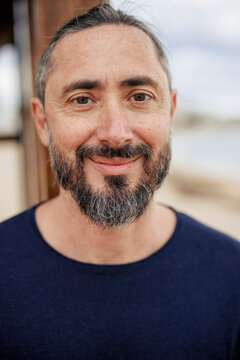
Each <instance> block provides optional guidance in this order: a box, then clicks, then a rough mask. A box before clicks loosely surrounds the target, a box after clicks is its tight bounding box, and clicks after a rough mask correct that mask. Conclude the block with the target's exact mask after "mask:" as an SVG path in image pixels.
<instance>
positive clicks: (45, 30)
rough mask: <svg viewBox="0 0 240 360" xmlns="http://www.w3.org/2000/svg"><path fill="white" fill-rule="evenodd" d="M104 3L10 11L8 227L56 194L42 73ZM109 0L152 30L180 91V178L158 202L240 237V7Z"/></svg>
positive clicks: (228, 0)
mask: <svg viewBox="0 0 240 360" xmlns="http://www.w3.org/2000/svg"><path fill="white" fill-rule="evenodd" d="M100 2H101V1H93V0H92V1H88V0H85V1H80V0H68V1H66V0H58V1H57V0H55V1H54V0H53V1H51V2H50V1H48V0H18V1H9V2H6V3H4V8H2V9H1V15H0V18H1V19H0V20H1V21H0V24H1V25H0V79H1V81H0V166H1V178H0V179H1V180H0V181H1V182H0V184H1V186H0V198H1V202H0V220H4V219H6V218H8V217H10V216H12V215H14V214H16V213H18V212H19V211H22V210H24V209H26V208H27V207H28V206H31V205H33V204H34V203H37V202H39V201H41V200H44V199H46V198H48V197H51V196H54V194H56V191H57V190H56V187H55V185H54V180H53V177H52V174H51V172H50V170H49V166H48V163H47V159H48V157H47V153H46V151H45V150H44V149H43V148H42V147H41V145H40V144H39V142H38V140H37V138H36V135H35V131H34V127H33V123H32V120H31V115H30V112H29V99H30V98H31V96H32V94H33V92H34V90H33V85H32V84H33V82H34V76H35V75H34V74H35V69H36V65H37V63H38V59H39V56H40V53H41V52H42V51H43V50H44V48H45V47H46V46H47V44H48V41H49V39H50V37H51V35H52V34H53V33H54V32H55V31H56V29H57V28H58V27H59V26H60V25H61V24H62V23H64V22H65V21H67V20H68V19H69V18H71V17H72V16H74V14H79V13H80V12H84V11H86V10H87V9H89V8H90V7H92V6H93V5H95V4H97V3H100ZM110 2H111V4H112V5H113V6H114V7H115V8H118V9H122V10H125V11H127V12H128V13H132V14H133V15H136V16H138V17H139V18H141V19H142V20H144V21H146V22H147V23H148V24H149V25H150V27H151V29H152V30H153V32H154V33H155V34H156V35H157V36H158V37H159V38H160V40H161V42H162V43H163V45H164V46H165V48H166V51H167V54H168V57H169V60H170V65H171V71H172V77H173V87H175V88H176V89H177V90H178V110H177V113H176V119H175V129H174V132H173V139H172V142H173V159H172V166H171V172H170V175H169V177H168V179H167V180H166V182H165V183H164V185H163V186H162V188H161V189H160V190H159V192H158V193H157V195H156V199H157V200H159V201H161V202H163V203H165V204H167V205H170V206H173V207H174V208H176V209H177V210H179V211H183V212H186V213H187V214H190V215H192V216H194V217H195V218H197V219H198V220H201V221H203V222H205V223H206V224H208V225H210V226H213V227H215V228H217V229H219V230H221V231H224V232H226V233H228V234H230V235H232V236H234V237H236V238H238V239H240V189H239V188H240V186H239V185H240V167H239V165H240V69H239V64H240V21H239V19H240V2H239V1H238V0H168V1H166V0H165V1H161V0H148V1H146V0H145V1H143V0H134V1H133V0H131V1H126V0H124V1H121V0H112V1H110ZM2 6H3V5H2Z"/></svg>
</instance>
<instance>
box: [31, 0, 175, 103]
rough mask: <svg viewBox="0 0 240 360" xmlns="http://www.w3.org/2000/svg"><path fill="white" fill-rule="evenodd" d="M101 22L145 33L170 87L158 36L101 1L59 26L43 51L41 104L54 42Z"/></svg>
mask: <svg viewBox="0 0 240 360" xmlns="http://www.w3.org/2000/svg"><path fill="white" fill-rule="evenodd" d="M103 24H117V25H119V24H125V25H129V26H134V27H136V28H138V29H140V30H142V31H143V32H144V33H146V34H147V35H148V36H149V38H150V39H151V40H152V41H153V43H154V45H155V47H156V50H157V54H158V57H159V60H160V63H161V65H162V68H163V70H164V71H165V73H166V75H167V78H168V83H169V88H170V89H171V74H170V70H169V63H168V59H167V56H166V53H165V51H164V49H163V45H162V43H161V42H160V41H159V40H158V38H157V37H156V36H155V35H154V34H153V32H152V31H151V30H150V29H149V28H148V27H147V26H146V25H145V24H144V23H143V22H142V21H140V20H138V19H137V18H135V17H134V16H132V15H128V14H126V13H124V12H123V11H121V10H115V9H113V7H112V6H111V5H109V4H105V3H102V4H100V5H98V6H95V7H93V8H92V9H91V10H90V11H89V12H88V13H85V14H83V15H80V16H76V17H74V18H72V19H71V20H69V21H68V22H67V23H66V24H64V25H63V26H62V27H61V28H59V29H58V30H57V32H56V33H55V35H54V36H53V37H52V39H51V41H50V44H49V46H48V47H47V49H46V50H45V51H44V53H43V55H42V57H41V59H40V62H39V66H38V70H37V77H36V90H37V96H38V97H39V99H40V100H41V101H42V103H43V104H44V95H45V87H46V83H47V80H48V78H49V75H50V74H51V72H52V70H53V67H54V61H53V57H52V53H53V50H54V48H55V46H56V44H57V43H58V42H59V41H60V40H61V39H62V38H64V37H65V36H66V35H68V34H72V33H76V32H78V31H81V30H83V29H87V28H91V27H95V26H100V25H103Z"/></svg>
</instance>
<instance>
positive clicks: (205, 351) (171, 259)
mask: <svg viewBox="0 0 240 360" xmlns="http://www.w3.org/2000/svg"><path fill="white" fill-rule="evenodd" d="M34 211H35V208H32V209H29V210H27V211H25V212H24V213H22V214H20V215H18V216H16V217H14V218H12V219H10V220H8V221H6V222H4V223H2V224H1V225H0V359H1V360H4V359H8V360H9V359H10V360H11V359H14V360H17V359H21V360H25V359H28V360H33V359H34V360H43V359H56V360H62V359H64V360H66V359H68V360H70V359H71V360H74V359H84V360H85V359H91V360H98V359H101V360H108V359H114V360H120V359H121V360H122V359H131V360H137V359H144V360H148V359H151V360H155V359H156V360H160V359H164V360H173V359H174V360H175V359H184V360H188V359H191V360H193V359H204V360H211V359H212V360H218V359H219V360H220V359H229V360H230V359H240V243H238V242H237V241H235V240H233V239H231V238H230V237H228V236H226V235H223V234H221V233H218V232H216V231H215V230H212V229H209V228H207V227H206V226H204V225H202V224H200V223H198V222H196V221H195V220H193V219H191V218H190V217H188V216H186V215H184V214H181V213H177V225H176V229H175V232H174V234H173V235H172V237H171V239H170V240H169V241H168V242H167V244H166V245H165V246H164V247H163V248H161V249H160V250H159V251H157V252H156V253H154V254H153V255H151V256H149V257H147V258H146V259H143V260H141V261H137V262H134V263H130V264H125V265H93V264H86V263H82V262H78V261H74V260H71V259H69V258H66V257H65V256H63V255H61V254H59V253H58V252H56V251H55V250H53V249H52V248H51V247H50V246H49V245H48V244H47V243H46V242H45V241H44V239H43V238H42V236H41V234H40V232H39V230H38V228H37V226H36V223H35V219H34ZM160 231H161V229H159V232H160Z"/></svg>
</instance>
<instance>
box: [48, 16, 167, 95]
mask: <svg viewBox="0 0 240 360" xmlns="http://www.w3.org/2000/svg"><path fill="white" fill-rule="evenodd" d="M104 25H105V26H109V25H110V26H111V25H113V26H128V27H134V28H136V29H137V30H140V31H141V32H143V33H144V34H146V35H147V37H148V38H149V39H150V40H151V42H152V44H153V46H154V49H155V52H156V56H157V58H158V61H159V63H160V65H161V66H162V69H163V71H164V72H165V73H166V75H167V79H168V84H169V89H170V90H171V81H170V79H169V76H168V73H167V71H166V70H165V68H164V66H163V64H162V62H163V61H162V57H161V56H160V54H159V52H158V48H157V45H156V44H155V42H154V41H153V39H152V38H151V37H150V36H149V35H148V34H147V33H146V32H145V31H144V30H142V29H140V28H139V27H137V26H135V25H130V24H124V23H119V24H116V23H113V24H111V23H102V24H98V25H95V26H92V27H87V28H85V29H81V30H76V31H72V32H66V33H65V34H64V35H63V36H62V37H61V38H60V39H59V40H58V41H57V42H55V43H53V47H52V49H51V51H50V52H49V56H48V66H47V71H46V77H45V87H44V94H45V90H46V85H47V81H48V80H49V77H50V76H51V74H52V72H53V71H54V68H55V66H56V62H57V59H56V56H55V52H56V47H57V45H58V44H59V43H60V42H61V41H62V40H64V39H65V38H67V37H68V36H71V35H74V34H77V33H80V32H82V31H84V30H91V29H95V28H98V27H101V26H104Z"/></svg>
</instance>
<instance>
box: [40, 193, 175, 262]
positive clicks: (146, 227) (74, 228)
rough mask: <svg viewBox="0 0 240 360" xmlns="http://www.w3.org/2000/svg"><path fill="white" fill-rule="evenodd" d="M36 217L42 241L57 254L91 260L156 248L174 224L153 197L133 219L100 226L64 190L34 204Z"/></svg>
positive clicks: (118, 258) (141, 254)
mask: <svg viewBox="0 0 240 360" xmlns="http://www.w3.org/2000/svg"><path fill="white" fill-rule="evenodd" d="M36 221H37V225H38V227H39V230H40V232H41V233H42V235H43V238H44V239H45V241H46V242H47V243H48V244H49V245H50V246H51V247H53V248H54V249H55V250H56V251H58V252H60V253H61V254H63V255H65V256H67V257H69V258H72V259H74V260H77V261H82V262H86V263H92V264H125V263H129V262H134V261H138V260H141V259H144V258H146V257H148V256H149V255H151V254H152V253H154V252H155V251H157V250H158V249H160V248H161V247H162V246H164V244H165V243H166V242H167V241H168V239H169V238H170V237H171V235H172V233H173V231H174V228H175V223H176V219H175V214H174V213H173V212H172V211H171V210H169V209H168V208H165V207H163V206H160V205H158V204H156V203H154V202H153V201H152V202H151V203H150V204H149V206H148V209H147V211H146V212H145V213H144V214H143V215H142V216H141V217H140V218H139V219H138V220H137V221H136V222H133V223H131V224H128V225H125V226H122V227H117V226H116V227H113V228H110V229H104V228H102V227H100V226H98V225H95V224H91V223H90V221H89V219H88V218H87V217H86V216H85V215H84V214H82V213H81V211H80V210H79V209H78V208H77V206H76V204H75V202H74V200H73V199H72V198H71V196H69V194H68V193H67V192H65V191H61V193H60V195H59V196H58V197H57V198H55V199H53V200H50V201H48V202H46V203H44V204H42V205H41V206H39V207H38V208H37V211H36Z"/></svg>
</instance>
